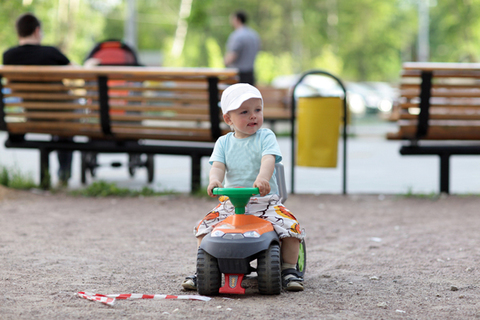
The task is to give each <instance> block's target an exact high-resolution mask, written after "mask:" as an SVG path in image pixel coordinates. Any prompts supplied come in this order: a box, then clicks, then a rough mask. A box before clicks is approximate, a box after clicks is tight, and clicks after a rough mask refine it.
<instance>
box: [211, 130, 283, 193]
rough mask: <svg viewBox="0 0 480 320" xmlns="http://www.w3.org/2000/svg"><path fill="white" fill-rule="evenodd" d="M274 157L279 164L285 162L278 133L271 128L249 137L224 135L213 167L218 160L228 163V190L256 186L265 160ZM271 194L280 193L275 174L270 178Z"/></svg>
mask: <svg viewBox="0 0 480 320" xmlns="http://www.w3.org/2000/svg"><path fill="white" fill-rule="evenodd" d="M268 154H271V155H274V156H275V163H277V162H280V161H282V153H281V151H280V146H279V145H278V142H277V138H276V137H275V134H274V133H273V132H272V130H270V129H266V128H262V129H259V130H258V131H257V132H256V133H255V134H253V135H251V136H250V137H248V138H244V139H237V138H235V136H234V134H233V132H229V133H228V134H226V135H224V136H221V137H220V138H218V140H217V142H216V143H215V148H214V149H213V153H212V156H211V157H210V160H209V161H210V164H213V162H215V161H218V162H222V163H224V164H225V167H226V174H225V183H224V186H225V188H234V187H247V188H251V187H253V183H254V182H255V180H256V178H257V176H258V173H259V172H260V165H261V162H262V157H263V156H265V155H268ZM270 187H271V191H270V193H269V194H274V193H276V194H278V186H277V179H276V178H275V172H274V173H273V175H272V178H271V179H270Z"/></svg>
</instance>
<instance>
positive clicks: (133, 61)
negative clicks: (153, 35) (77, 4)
mask: <svg viewBox="0 0 480 320" xmlns="http://www.w3.org/2000/svg"><path fill="white" fill-rule="evenodd" d="M90 58H96V59H98V60H100V64H99V65H100V66H141V65H140V64H139V63H138V59H137V56H136V54H135V52H134V51H133V49H132V48H131V47H130V46H128V45H127V44H126V43H124V42H122V41H120V40H106V41H103V42H100V43H98V44H97V45H96V46H95V47H94V48H93V49H92V51H91V52H90V53H89V54H88V56H87V57H86V58H85V60H88V59H90ZM124 83H125V81H123V80H109V82H108V84H109V87H112V86H115V85H117V86H121V85H124ZM114 91H115V92H114V93H115V96H117V97H118V96H122V95H128V94H129V93H128V92H127V91H125V92H122V91H121V90H114ZM116 103H117V104H118V103H125V104H127V103H129V102H127V101H118V100H117V101H116ZM123 113H125V111H123V110H115V109H111V110H110V114H123ZM98 142H99V143H101V141H98ZM81 154H82V155H81V181H82V183H83V184H85V183H86V181H87V171H88V172H90V175H91V176H92V177H95V171H96V169H97V168H98V167H100V164H99V163H98V161H97V155H98V153H97V152H85V151H82V153H81ZM153 159H154V158H153V155H142V154H129V155H128V172H129V174H130V176H131V177H133V176H134V175H135V171H136V168H138V167H146V168H147V173H148V182H149V183H151V182H152V181H153V177H154V161H153ZM111 166H112V167H120V166H121V163H120V162H112V163H111Z"/></svg>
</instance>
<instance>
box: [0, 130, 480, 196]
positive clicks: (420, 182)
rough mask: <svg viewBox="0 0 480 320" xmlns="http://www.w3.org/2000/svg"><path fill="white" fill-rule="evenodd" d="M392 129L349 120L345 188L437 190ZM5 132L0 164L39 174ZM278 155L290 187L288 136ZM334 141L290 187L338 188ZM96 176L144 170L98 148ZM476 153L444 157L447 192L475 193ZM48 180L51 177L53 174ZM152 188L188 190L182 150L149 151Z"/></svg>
mask: <svg viewBox="0 0 480 320" xmlns="http://www.w3.org/2000/svg"><path fill="white" fill-rule="evenodd" d="M388 131H395V125H394V124H390V123H385V122H378V121H371V122H368V121H366V122H365V121H364V122H363V123H362V124H357V125H354V126H352V128H351V132H352V133H353V135H354V137H352V138H349V139H348V142H347V192H348V193H374V194H406V193H424V194H430V193H438V190H439V171H440V169H439V160H438V157H436V156H400V154H399V152H398V150H399V148H400V145H401V142H399V141H387V140H386V139H385V133H386V132H388ZM5 139H6V134H5V132H0V166H6V167H9V168H10V167H15V168H19V169H20V170H21V171H22V172H25V173H29V174H31V175H32V177H33V178H34V179H35V180H36V181H37V182H38V180H39V152H38V151H36V150H22V149H5V147H4V141H5ZM278 140H279V143H280V147H281V150H282V153H283V155H284V161H283V162H284V164H285V173H286V180H287V186H288V188H287V190H290V172H291V161H290V154H291V153H290V148H291V144H290V139H289V138H283V137H280V138H279V139H278ZM341 150H342V147H341V144H340V145H339V163H338V167H337V168H332V169H325V168H306V167H296V168H295V174H296V179H295V180H296V181H295V191H296V193H314V194H315V193H341V191H342V170H341V167H342V162H341V161H342V160H341V159H342V155H341ZM99 160H100V163H101V164H105V166H104V167H101V168H99V169H98V170H97V178H96V179H101V180H106V181H109V182H115V183H117V184H118V185H119V186H121V187H132V188H141V187H143V186H145V185H146V180H147V176H146V170H145V169H138V170H137V173H136V175H135V177H134V178H130V177H129V175H128V172H127V168H126V167H120V168H112V167H110V166H109V165H108V164H109V163H111V162H112V161H120V162H122V163H124V164H125V163H127V157H126V155H122V154H114V155H108V154H102V155H100V158H99ZM479 164H480V156H453V157H452V158H451V161H450V165H451V169H450V192H451V193H461V194H480V165H479ZM50 165H51V169H53V170H54V171H53V172H56V170H57V166H58V163H57V160H56V155H55V153H52V154H51V159H50ZM209 167H210V166H209V164H208V158H204V159H202V170H203V172H202V181H203V184H206V183H207V177H208V170H209ZM53 176H54V177H53V179H54V180H53V183H56V180H55V179H56V177H55V175H53ZM70 187H71V188H79V187H81V184H80V153H79V152H75V153H74V158H73V176H72V179H71V181H70ZM151 187H152V188H154V189H156V190H173V191H178V192H188V191H189V190H190V159H189V157H184V156H164V155H157V156H155V180H154V182H153V183H152V185H151Z"/></svg>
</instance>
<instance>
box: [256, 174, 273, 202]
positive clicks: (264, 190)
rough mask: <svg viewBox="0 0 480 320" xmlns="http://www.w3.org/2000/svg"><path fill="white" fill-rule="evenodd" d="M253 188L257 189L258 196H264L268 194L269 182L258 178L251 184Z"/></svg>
mask: <svg viewBox="0 0 480 320" xmlns="http://www.w3.org/2000/svg"><path fill="white" fill-rule="evenodd" d="M253 187H254V188H258V191H259V193H260V196H262V197H263V196H266V195H267V194H268V193H269V192H270V182H269V181H268V180H267V179H263V178H258V177H257V180H255V182H254V183H253Z"/></svg>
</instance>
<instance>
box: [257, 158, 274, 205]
mask: <svg viewBox="0 0 480 320" xmlns="http://www.w3.org/2000/svg"><path fill="white" fill-rule="evenodd" d="M274 170H275V156H274V155H273V154H267V155H264V156H263V157H262V164H261V165H260V172H259V173H258V176H257V179H256V180H255V182H254V183H253V187H254V188H258V190H259V191H260V195H261V196H262V197H263V196H266V195H267V194H268V193H269V192H270V179H271V178H272V175H273V171H274Z"/></svg>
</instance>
